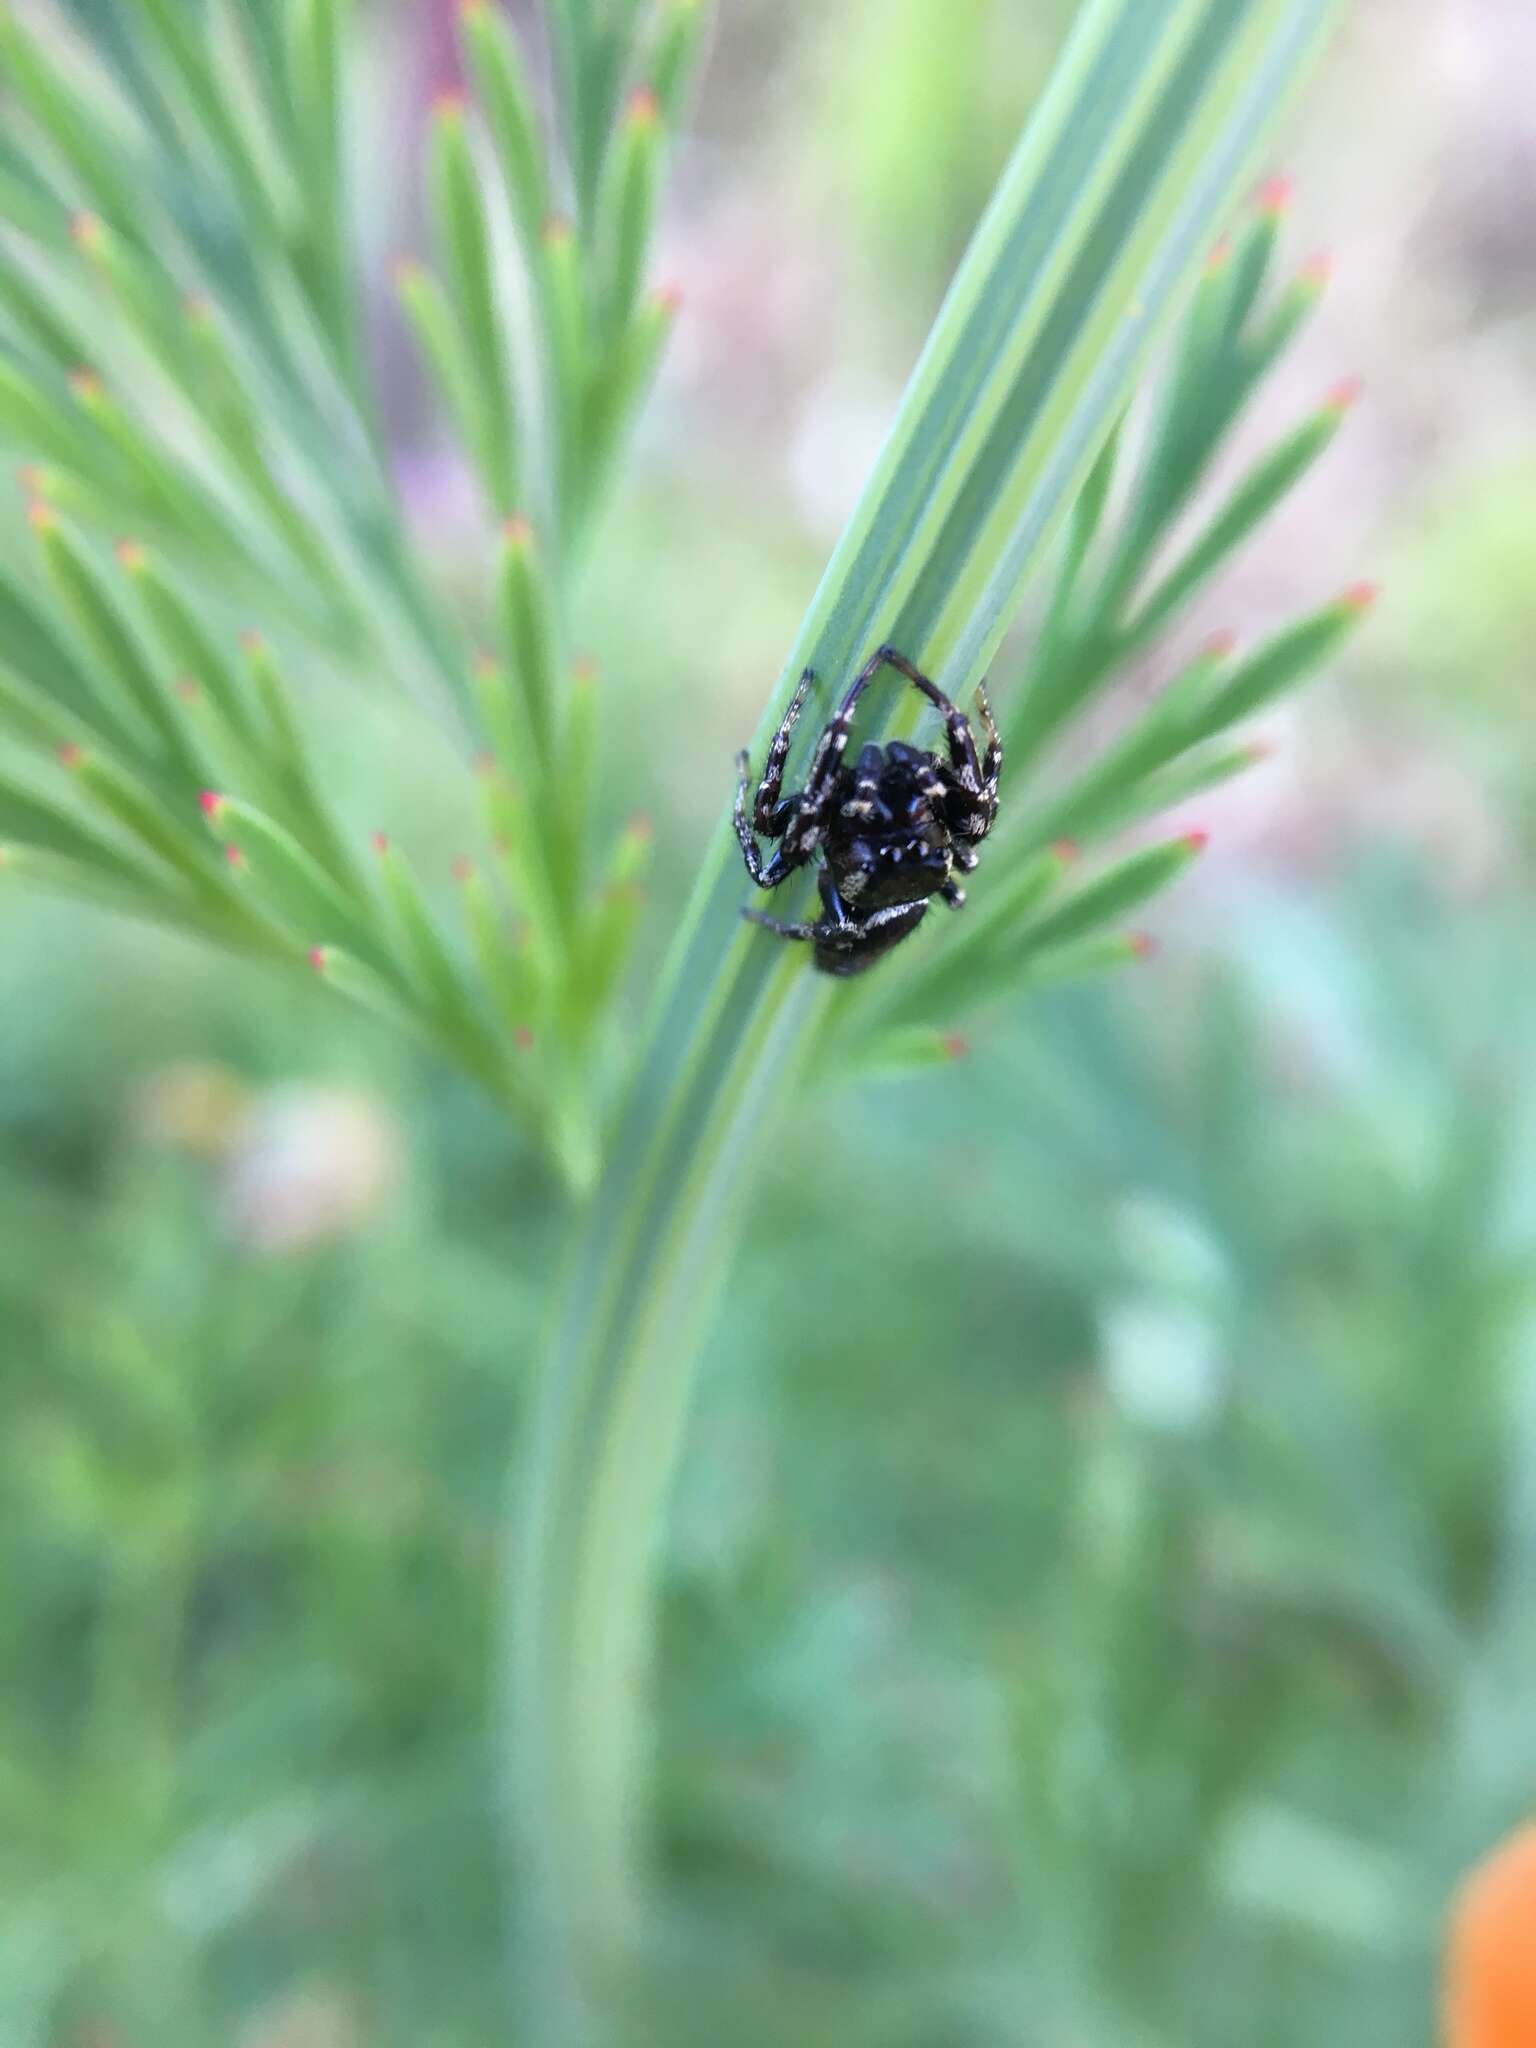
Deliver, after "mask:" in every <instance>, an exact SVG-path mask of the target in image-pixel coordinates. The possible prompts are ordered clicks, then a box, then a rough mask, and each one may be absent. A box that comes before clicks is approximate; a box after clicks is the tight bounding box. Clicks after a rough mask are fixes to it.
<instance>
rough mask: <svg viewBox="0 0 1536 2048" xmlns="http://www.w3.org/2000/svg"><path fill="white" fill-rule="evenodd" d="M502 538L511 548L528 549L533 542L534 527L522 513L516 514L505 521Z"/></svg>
mask: <svg viewBox="0 0 1536 2048" xmlns="http://www.w3.org/2000/svg"><path fill="white" fill-rule="evenodd" d="M501 537H502V539H503V540H504V541H505V542H506V543H507V546H508V547H509V548H526V547H529V546H531V545H532V542H533V527H532V525H531V524H530V523H529V521H528V520H527V519H526V518H525V517H524V515H523V514H522V513H521V512H514V513H513V514H512V517H511V518H510V519H507V520H504V521H503V523H502V528H501Z"/></svg>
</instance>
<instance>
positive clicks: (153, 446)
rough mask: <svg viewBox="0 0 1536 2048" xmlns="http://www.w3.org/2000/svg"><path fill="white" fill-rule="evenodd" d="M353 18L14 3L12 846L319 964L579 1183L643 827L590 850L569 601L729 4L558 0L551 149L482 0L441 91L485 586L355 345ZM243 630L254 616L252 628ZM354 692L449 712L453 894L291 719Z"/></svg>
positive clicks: (412, 304) (630, 916) (411, 308)
mask: <svg viewBox="0 0 1536 2048" xmlns="http://www.w3.org/2000/svg"><path fill="white" fill-rule="evenodd" d="M346 11H347V10H346V9H345V7H344V6H343V5H342V4H341V0H295V4H293V5H291V6H287V7H286V8H282V9H278V10H275V11H274V12H273V13H272V14H271V16H270V17H269V16H268V14H267V11H266V10H263V9H244V8H241V9H233V10H227V11H219V10H214V11H209V12H205V11H204V10H202V9H197V8H194V9H186V8H183V7H182V6H180V5H172V4H168V0H133V4H132V5H131V6H130V7H128V8H127V9H125V10H123V11H122V14H123V20H122V23H121V27H122V28H123V29H124V30H126V31H127V42H126V48H127V49H128V50H129V51H131V53H132V58H133V62H132V64H131V65H128V64H126V63H123V62H122V61H121V47H120V45H119V44H118V43H117V42H115V41H106V40H98V41H97V42H95V43H94V44H92V43H90V42H85V43H81V44H69V43H67V42H66V41H65V40H64V39H63V35H62V25H61V24H60V22H59V21H58V20H57V19H56V18H54V17H53V16H52V15H51V14H41V13H40V14H38V15H37V17H36V18H35V19H34V18H32V17H31V16H30V15H28V16H26V17H24V16H23V14H22V13H21V12H20V11H19V10H15V9H12V10H9V11H8V12H7V13H6V14H5V16H4V17H3V19H0V55H3V58H4V62H5V71H6V79H7V84H8V88H9V94H10V101H11V115H12V121H13V132H14V134H15V142H14V144H13V146H12V147H11V149H10V152H9V155H8V158H7V164H6V176H5V178H4V180H3V181H0V223H3V230H0V231H3V234H4V238H5V249H4V261H3V264H0V317H3V319H4V322H5V328H6V338H7V344H8V345H7V348H6V352H5V357H4V360H3V362H0V434H3V435H4V438H5V439H6V441H7V442H9V443H10V445H11V446H12V447H13V448H14V449H15V450H16V451H17V453H18V454H20V455H21V456H22V457H23V458H24V460H25V465H26V466H25V469H24V472H23V475H24V481H25V483H26V486H27V489H28V492H29V494H30V496H31V499H32V501H33V505H32V520H33V525H34V527H35V528H36V531H37V536H38V543H39V551H40V555H41V566H42V569H43V572H44V579H43V580H44V588H43V590H42V591H38V590H37V589H36V588H35V587H34V586H33V585H31V584H30V583H29V582H28V581H25V580H23V579H22V578H21V577H19V576H18V577H10V576H7V577H5V578H4V579H3V581H0V625H3V631H4V640H5V677H4V684H3V694H0V723H3V728H4V730H5V732H6V734H7V736H8V738H9V739H10V741H11V742H12V758H11V760H9V761H8V762H7V763H6V766H5V771H4V777H3V780H0V833H3V836H4V838H5V840H6V842H7V846H8V853H7V864H8V866H9V867H10V868H11V869H12V871H13V872H15V873H16V874H18V875H21V876H26V877H28V878H30V879H32V880H34V881H36V882H38V883H43V884H47V885H50V886H54V887H59V888H63V889H66V890H73V891H76V892H78V893H81V894H89V895H91V896H94V897H97V898H100V899H102V900H105V901H108V902H111V903H114V904H117V905H119V906H121V907H122V908H124V909H125V910H130V911H133V912H136V913H137V914H139V915H143V916H149V917H153V918H156V919H159V920H161V921H163V922H166V923H170V924H173V925H177V926H179V927H181V928H183V929H186V930H189V931H193V932H196V933H198V934H200V935H203V936H207V937H210V938H213V939H216V940H218V941H219V942H220V943H222V944H225V945H228V946H232V947H236V948H239V949H241V950H243V951H247V952H251V953H254V954H257V955H259V956H262V957H265V958H269V959H270V960H272V961H273V962H274V964H279V965H287V966H289V967H297V968H304V967H305V964H306V963H307V964H308V967H309V968H310V969H314V970H318V971H319V972H320V973H321V974H322V975H323V976H324V977H325V979H326V980H327V981H328V982H329V983H330V984H331V985H332V986H333V987H334V988H335V989H336V990H337V991H338V993H340V994H342V995H344V996H347V997H349V998H351V999H353V1000H355V1001H357V1002H359V1003H362V1004H364V1005H366V1006H368V1007H369V1008H371V1009H373V1010H376V1011H378V1012H381V1013H382V1014H384V1015H386V1016H388V1017H390V1018H392V1019H394V1020H396V1021H397V1022H398V1023H399V1024H400V1025H401V1026H403V1027H404V1028H407V1029H410V1030H412V1031H415V1032H416V1033H418V1034H419V1035H421V1036H422V1037H424V1038H426V1039H427V1040H429V1041H430V1042H432V1043H434V1044H436V1045H437V1046H438V1047H439V1048H440V1049H441V1050H442V1051H443V1052H444V1053H445V1054H447V1056H448V1057H450V1058H451V1059H453V1060H454V1061H455V1062H456V1063H457V1064H458V1065H460V1066H461V1067H462V1068H463V1069H464V1070H465V1071H466V1072H467V1073H469V1074H470V1075H472V1076H473V1077H474V1078H475V1079H476V1080H477V1081H479V1082H480V1083H482V1084H483V1085H484V1086H485V1087H486V1088H487V1089H489V1090H490V1091H491V1092H492V1093H493V1094H494V1095H495V1096H496V1097H497V1098H498V1099H499V1100H500V1101H501V1102H502V1103H503V1105H504V1106H505V1107H506V1108H507V1109H508V1110H509V1111H510V1112H511V1113H512V1114H513V1116H514V1117H515V1118H517V1119H518V1120H519V1121H520V1122H521V1123H522V1124H523V1125H524V1126H525V1127H526V1128H527V1129H528V1130H529V1132H530V1133H531V1134H532V1135H533V1136H534V1138H535V1139H536V1140H537V1141H538V1142H539V1143H541V1144H542V1145H543V1146H544V1147H545V1148H546V1149H547V1150H548V1151H549V1153H550V1154H551V1156H552V1157H553V1158H554V1159H555V1160H556V1161H557V1162H558V1163H559V1165H560V1166H561V1167H562V1169H563V1170H564V1173H565V1175H566V1177H567V1178H568V1179H569V1180H570V1181H571V1182H572V1184H573V1185H575V1186H578V1187H579V1186H581V1185H584V1184H585V1183H586V1182H587V1181H588V1180H589V1179H590V1177H591V1175H592V1173H593V1171H594V1170H595V1164H596V1143H597V1122H598V1119H597V1115H596V1105H597V1103H598V1101H599V1099H600V1096H601V1093H602V1083H601V1079H600V1076H601V1072H602V1066H603V1060H604V1057H605V1043H604V1039H603V1033H602V1023H603V1019H604V1017H605V1015H606V1013H607V1011H608V1010H609V1008H610V1007H611V999H612V996H613V992H614V990H615V989H616V988H617V986H618V984H619V983H620V981H621V979H622V977H623V973H624V968H625V964H626V960H627V956H628V952H629V948H630V946H631V944H632V941H633V938H634V934H635V930H636V925H637V917H636V912H637V908H638V903H639V884H640V877H641V874H642V872H643V869H644V865H645V860H646V844H645V834H644V831H643V829H641V828H634V829H630V830H627V831H625V832H623V833H622V834H621V835H620V836H619V838H618V840H617V842H616V843H614V844H612V845H610V846H609V847H608V848H607V849H606V850H604V851H602V852H600V853H599V852H598V851H597V850H596V849H594V848H593V847H591V845H590V844H589V842H590V839H591V837H592V833H591V822H592V821H591V818H590V815H589V790H590V776H589V774H588V772H587V761H588V758H589V755H590V752H591V749H592V746H593V744H594V739H595V734H594V729H593V728H594V707H593V700H594V694H595V688H594V683H593V679H592V676H591V672H590V669H589V668H586V667H584V666H583V665H581V664H580V663H579V662H577V661H576V660H575V658H574V657H573V654H572V615H571V596H570V593H571V586H572V581H573V576H574V572H575V568H576V565H577V562H578V560H579V556H580V552H581V548H582V545H583V542H584V540H585V537H586V535H587V533H588V531H589V529H590V526H591V522H592V519H593V516H594V514H595V512H596V510H597V508H598V506H599V504H600V502H601V499H602V495H603V489H604V484H605V480H606V479H607V477H608V476H609V475H610V474H611V471H612V467H613V462H614V458H615V455H616V453H617V450H618V447H619V445H620V443H621V441H622V438H623V434H624V431H625V428H626V427H627V425H628V423H629V422H630V420H631V419H632V418H633V416H634V413H635V411H636V409H637V407H638V405H639V403H640V400H641V399H642V397H643V395H644V392H645V389H646V386H647V384H648V382H649V380H650V377H651V374H652V372H653V370H654V369H655V366H656V363H657V361H658V358H659V355H660V352H661V348H662V345H663V343H664V341H665V338H666V334H667V330H668V328H669V326H670V324H671V321H672V318H673V315H674V313H675V310H676V302H675V299H674V298H673V296H672V295H671V294H670V293H667V292H664V291H649V290H647V289H646V288H645V286H644V283H643V279H644V275H645V268H646V252H647V248H648V245H649V240H650V233H651V227H652V222H653V219H654V214H655V207H656V198H657V192H658V187H659V180H660V176H661V171H662V167H663V131H664V125H665V117H664V113H663V103H664V101H665V102H666V103H667V104H670V105H671V106H672V107H673V108H674V109H675V108H676V106H677V104H678V103H679V100H680V97H681V94H682V92H683V89H684V85H685V82H686V78H687V76H688V73H689V70H690V68H691V63H692V59H693V57H694V55H695V53H696V51H697V48H698V45H699V42H700V39H701V37H702V35H703V32H704V26H705V9H704V8H703V6H702V5H700V4H697V0H663V4H661V5H659V6H657V7H654V8H648V9H645V10H631V11H630V13H629V14H628V15H627V16H626V26H625V28H624V30H623V32H622V33H620V30H619V28H618V26H617V20H615V22H614V23H613V24H605V25H601V26H600V25H598V23H597V22H596V20H595V18H594V17H591V16H590V15H589V13H588V11H587V10H585V9H583V8H578V7H571V8H570V9H568V10H564V11H560V19H561V22H562V24H563V26H562V43H561V47H562V51H563V62H562V66H561V71H562V77H563V78H564V79H565V80H566V83H567V91H566V94H565V95H564V98H563V101H562V105H561V108H560V110H559V119H558V120H557V121H556V122H555V124H554V130H553V132H550V133H546V130H545V126H544V124H543V122H542V120H541V117H540V114H539V111H538V107H537V104H536V95H535V89H534V84H533V81H532V78H531V75H530V72H529V68H528V66H527V63H526V61H525V58H524V56H523V53H522V50H521V47H520V45H519V43H518V40H517V38H516V37H515V35H514V34H513V32H512V30H511V28H510V26H509V24H508V23H507V21H506V20H505V18H504V17H503V16H502V15H501V14H500V13H499V12H498V11H497V10H496V9H495V8H493V7H492V6H491V5H490V4H489V0H468V4H467V5H466V6H465V7H464V8H463V10H462V16H461V27H462V42H463V52H464V59H465V66H466V72H467V75H468V76H469V78H470V79H471V81H472V83H473V86H474V89H475V98H474V100H473V102H470V101H468V100H465V99H461V98H459V97H450V98H447V99H445V100H443V101H442V102H440V103H439V105H438V106H437V108H436V110H435V112H434V116H433V120H432V124H431V133H430V138H429V142H428V148H427V156H428V161H427V164H426V167H425V181H424V182H425V184H426V187H427V195H428V209H427V210H428V216H429V220H430V229H431V241H432V258H431V261H430V262H420V261H417V260H415V259H402V260H401V261H400V262H399V263H398V264H397V266H396V284H397V287H398V291H399V295H400V299H401V302H402V305H403V307H404V309H405V312H406V315H407V316H408V319H409V322H410V325H411V327H412V330H413V332H414V334H415V336H416V338H417V340H418V342H419V344H420V347H421V351H422V355H423V358H424V360H425V363H426V365H427V367H428V369H429V371H430V374H431V376H432V378H433V379H434V381H435V383H436V386H437V388H438V390H439V391H440V393H441V396H442V399H443V401H444V404H445V406H446V408H447V410H448V412H449V413H450V415H451V417H452V419H453V421H454V424H455V426H456V428H457V430H458V433H459V435H460V438H461V442H462V445H463V448H464V451H465V454H466V457H467V459H468V461H469V462H470V464H471V466H472V468H473V470H474V473H475V475H476V477H477V478H478V480H479V483H480V486H481V490H482V493H483V500H484V505H485V510H486V514H487V525H486V534H485V540H484V545H483V551H482V560H481V564H480V570H479V574H478V576H477V577H476V579H475V588H474V590H473V593H472V596H471V598H470V601H469V602H468V604H466V605H464V606H461V607H458V608H455V607H454V606H453V605H451V604H450V603H449V602H448V601H447V599H446V598H445V596H444V594H443V593H442V591H441V590H440V589H438V588H436V587H434V584H433V580H432V578H431V576H430V575H429V573H428V572H427V571H426V569H425V567H424V565H423V562H422V560H421V552H420V550H419V548H418V547H417V545H416V542H415V539H414V537H413V536H412V534H411V533H410V532H409V530H408V527H407V523H406V518H405V514H404V512H403V510H402V507H401V504H400V500H399V496H398V493H397V491H396V489H395V485H394V480H393V477H392V473H391V464H390V457H389V450H388V447H387V444H386V439H385V433H384V427H383V424H382V421H381V418H380V408H379V403H378V399H377V396H376V393H375V390H374V384H373V378H372V374H371V371H370V369H369V366H368V364H367V362H366V360H365V355H364V350H363V347H362V342H361V335H362V333H363V328H364V324H365V322H364V313H365V306H366V302H367V287H368V280H367V278H366V277H365V276H364V275H363V274H362V272H361V269H360V266H359V262H358V259H357V255H356V237H355V235H354V233H353V231H352V227H351V224H350V218H349V197H348V185H347V176H346V148H345V132H346V106H345V99H344V93H343V77H344V71H345V66H344V61H343V50H342V42H343V35H344V29H345V15H346ZM114 57H117V58H118V60H119V61H118V63H117V65H116V67H115V68H114V66H113V61H112V60H113V59H114ZM653 67H654V73H655V76H656V78H657V81H658V83H657V85H656V86H655V87H654V88H653V87H652V86H651V85H650V84H649V83H647V82H646V81H647V79H648V78H649V77H650V76H651V75H652V69H653ZM598 78H601V79H603V80H605V81H606V82H607V83H606V86H605V89H604V91H605V96H604V97H602V98H601V100H600V102H594V100H593V98H592V93H591V84H592V81H594V80H596V79H598ZM626 93H627V98H626V97H624V95H625V94H626ZM573 95H574V96H573ZM562 136H564V137H566V138H568V140H569V155H570V159H571V163H572V165H573V166H575V167H576V168H577V170H579V169H580V167H581V166H583V165H584V166H586V167H587V170H586V171H583V172H582V173H581V176H587V175H588V173H590V183H588V184H584V183H582V182H581V177H579V176H577V175H576V173H575V171H573V172H572V173H570V174H568V173H567V170H566V168H565V158H564V155H563V153H562V149H561V146H560V143H561V138H562ZM193 195H195V203H194V197H193ZM572 210H574V217H572ZM518 284H520V285H521V287H522V294H521V299H519V297H518V294H517V292H516V291H514V289H513V286H514V285H518ZM125 533H126V534H130V535H132V536H133V538H132V539H129V540H123V539H122V538H121V536H122V535H124V534H125ZM114 538H115V539H116V540H117V542H118V545H117V547H116V562H115V565H114V563H113V561H112V558H111V556H110V555H108V554H104V553H103V543H104V542H105V541H108V540H111V539H114ZM242 614H244V615H245V616H247V617H249V616H251V615H254V616H256V617H258V618H259V619H260V620H261V628H262V631H261V636H260V637H258V636H256V635H254V634H250V633H246V634H244V635H243V636H241V639H240V641H239V643H238V644H237V641H236V636H235V633H234V631H233V630H232V621H233V620H234V619H237V618H239V617H240V616H241V615H242ZM334 674H342V675H346V676H348V677H350V678H353V679H363V678H366V677H369V676H373V675H385V676H388V677H389V678H390V679H391V680H392V681H393V682H394V683H395V684H396V685H397V686H398V687H400V688H401V689H402V690H403V691H405V692H406V693H408V694H410V695H413V696H414V697H416V698H417V699H418V700H419V701H421V702H422V703H423V704H425V705H426V706H428V707H429V708H431V709H434V710H436V711H437V712H438V713H439V714H440V715H441V716H442V717H443V718H445V719H446V720H447V721H449V723H450V726H451V729H452V731H453V732H454V733H455V735H456V737H457V740H458V743H459V746H460V751H461V754H462V756H463V758H464V764H465V772H466V775H467V776H468V775H469V774H470V773H471V772H472V773H473V778H474V780H473V787H474V798H473V800H472V801H466V804H465V811H466V814H468V815H475V814H476V813H478V815H479V816H480V818H481V821H482V830H481V835H480V836H481V842H482V843H481V848H480V853H479V858H477V859H474V860H470V859H468V858H466V859H465V860H464V861H463V862H461V863H460V865H459V867H458V868H457V869H456V870H455V879H456V884H457V892H458V895H459V898H460V902H459V908H458V913H457V915H456V916H450V917H447V918H445V917H444V916H443V915H442V914H441V913H440V911H439V910H438V908H437V906H436V903H435V900H434V892H432V891H430V890H428V889H427V888H425V887H424V886H423V884H422V882H421V881H420V879H419V878H418V877H417V875H416V873H415V871H414V869H413V868H412V866H411V864H410V861H409V859H408V857H407V856H406V854H405V853H404V851H403V850H402V849H401V848H400V847H398V846H397V845H394V844H391V843H390V842H389V841H388V840H386V839H384V838H379V839H378V840H377V841H376V846H377V857H376V859H374V860H370V859H369V857H368V856H367V854H366V852H365V851H364V850H362V849H359V848H357V847H355V846H353V845H352V844H351V843H350V842H349V839H348V836H347V834H346V832H345V831H344V830H343V828H342V825H341V823H340V822H339V821H338V818H337V816H336V814H335V808H334V806H333V804H332V803H331V801H330V799H329V797H328V795H327V777H326V776H325V775H324V774H323V773H321V772H320V771H319V770H318V769H317V767H316V765H315V763H314V761H313V759H312V758H311V749H310V747H309V745H308V743H307V741H306V738H305V731H304V725H303V721H302V718H301V715H300V711H299V708H298V707H299V705H300V703H301V702H302V698H303V695H304V693H305V691H306V690H309V689H311V688H312V687H313V686H314V684H315V682H316V680H317V678H318V677H320V676H322V675H326V676H329V675H334ZM210 828H211V829H210ZM370 870H371V871H370ZM455 927H456V929H455Z"/></svg>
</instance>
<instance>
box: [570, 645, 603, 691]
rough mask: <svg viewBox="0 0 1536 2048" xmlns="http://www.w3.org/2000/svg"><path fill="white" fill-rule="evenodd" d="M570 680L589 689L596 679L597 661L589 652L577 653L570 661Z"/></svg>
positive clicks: (584, 688)
mask: <svg viewBox="0 0 1536 2048" xmlns="http://www.w3.org/2000/svg"><path fill="white" fill-rule="evenodd" d="M571 681H572V682H573V683H576V684H578V685H579V686H580V687H581V688H582V689H583V690H590V689H591V687H592V685H593V684H594V683H595V682H596V681H597V662H596V660H595V659H594V657H593V656H592V655H590V654H578V655H577V656H576V658H575V660H574V661H573V662H572V663H571Z"/></svg>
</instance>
